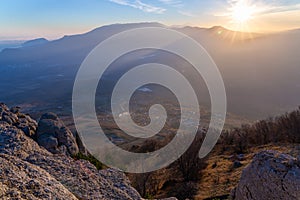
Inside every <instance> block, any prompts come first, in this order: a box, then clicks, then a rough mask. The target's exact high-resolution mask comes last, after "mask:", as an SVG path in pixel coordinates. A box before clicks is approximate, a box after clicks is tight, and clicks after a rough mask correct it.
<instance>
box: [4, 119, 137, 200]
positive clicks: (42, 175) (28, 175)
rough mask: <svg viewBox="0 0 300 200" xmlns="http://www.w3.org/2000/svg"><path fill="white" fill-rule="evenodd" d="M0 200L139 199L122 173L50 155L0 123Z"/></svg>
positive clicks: (6, 124)
mask: <svg viewBox="0 0 300 200" xmlns="http://www.w3.org/2000/svg"><path fill="white" fill-rule="evenodd" d="M0 199H103V200H111V199H120V200H121V199H137V200H139V199H142V198H141V196H140V195H139V193H138V192H137V191H136V190H135V189H134V188H133V187H131V185H130V182H129V180H128V178H127V177H126V176H125V174H124V173H122V172H120V171H117V170H114V169H104V170H97V168H96V167H95V166H94V165H92V164H91V163H90V162H88V161H86V160H75V159H73V158H71V157H69V156H67V155H64V154H52V153H51V152H49V151H47V150H46V149H44V148H41V147H40V146H39V145H38V143H37V142H36V141H34V140H33V139H32V138H30V137H28V136H26V135H25V134H24V132H23V131H22V130H20V129H18V128H17V127H15V126H12V125H9V124H8V123H7V122H2V123H0Z"/></svg>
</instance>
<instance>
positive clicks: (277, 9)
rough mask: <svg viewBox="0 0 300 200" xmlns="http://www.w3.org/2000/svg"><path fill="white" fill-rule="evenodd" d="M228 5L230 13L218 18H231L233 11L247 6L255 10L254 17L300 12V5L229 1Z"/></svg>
mask: <svg viewBox="0 0 300 200" xmlns="http://www.w3.org/2000/svg"><path fill="white" fill-rule="evenodd" d="M227 4H229V5H230V6H231V7H229V8H228V10H229V11H227V12H223V13H218V14H215V15H214V16H217V17H226V16H227V17H228V16H231V14H232V13H231V9H232V8H234V7H236V6H238V5H246V6H250V7H252V8H253V15H255V16H262V15H269V14H277V13H284V12H290V11H298V10H300V4H293V5H291V4H288V5H284V4H278V3H272V4H270V3H269V4H268V3H266V2H264V1H254V0H227Z"/></svg>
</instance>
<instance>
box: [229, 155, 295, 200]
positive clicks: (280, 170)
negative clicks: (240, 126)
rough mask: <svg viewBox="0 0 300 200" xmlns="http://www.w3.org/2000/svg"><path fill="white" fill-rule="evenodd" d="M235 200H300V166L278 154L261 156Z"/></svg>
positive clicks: (245, 176)
mask: <svg viewBox="0 0 300 200" xmlns="http://www.w3.org/2000/svg"><path fill="white" fill-rule="evenodd" d="M232 197H233V199H235V200H261V199H264V200H276V199H278V200H279V199H288V200H299V199H300V162H299V160H297V159H296V158H294V157H292V156H289V155H286V154H281V153H279V152H276V151H263V152H261V153H259V154H257V155H256V156H255V157H254V159H253V161H252V163H251V164H250V165H249V166H248V167H247V168H246V169H244V171H243V173H242V177H241V180H240V182H239V184H238V186H237V188H236V189H234V191H233V192H232Z"/></svg>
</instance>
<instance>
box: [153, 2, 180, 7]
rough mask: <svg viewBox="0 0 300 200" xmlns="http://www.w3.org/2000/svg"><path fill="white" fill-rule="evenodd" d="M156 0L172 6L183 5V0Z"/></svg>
mask: <svg viewBox="0 0 300 200" xmlns="http://www.w3.org/2000/svg"><path fill="white" fill-rule="evenodd" d="M158 1H159V2H161V3H163V4H166V5H171V6H173V7H182V6H183V2H182V1H181V0H158Z"/></svg>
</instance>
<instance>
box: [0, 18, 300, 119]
mask: <svg viewBox="0 0 300 200" xmlns="http://www.w3.org/2000/svg"><path fill="white" fill-rule="evenodd" d="M141 27H166V26H164V25H163V24H159V23H136V24H114V25H107V26H103V27H100V28H97V29H94V30H92V31H90V32H87V33H84V34H79V35H71V36H65V37H63V38H61V39H58V40H54V41H49V42H47V43H45V44H43V45H34V46H25V47H21V48H18V49H6V50H3V51H2V52H1V53H0V72H1V75H2V78H1V79H0V84H1V86H2V87H1V88H0V93H1V94H3V95H1V97H0V101H6V102H10V101H11V100H12V99H13V101H14V103H16V101H18V99H22V101H21V100H20V102H18V103H19V104H20V103H23V102H24V101H25V100H26V98H27V99H29V98H30V99H31V102H32V100H33V99H34V100H37V101H41V100H42V99H43V98H45V100H47V101H49V100H50V102H52V101H51V100H53V101H57V102H59V103H61V104H64V103H66V102H68V101H69V100H70V98H71V92H72V86H73V81H74V78H75V75H76V72H77V70H78V68H79V66H80V64H81V63H82V61H83V60H84V59H85V57H86V56H87V55H88V53H89V52H90V51H91V50H92V49H93V48H95V47H96V46H97V45H98V44H99V43H100V42H102V41H103V40H105V39H107V38H108V37H110V36H112V35H114V34H116V33H119V32H122V31H125V30H129V29H133V28H141ZM173 29H174V30H177V31H180V32H182V33H185V34H187V35H188V36H190V37H192V38H193V39H195V40H196V41H197V42H199V43H200V44H201V45H202V46H203V47H204V48H205V49H206V50H207V51H208V52H209V54H210V55H211V57H212V58H213V59H214V61H215V63H216V64H217V66H218V67H219V69H220V71H221V73H222V76H223V78H224V82H225V87H226V90H227V97H228V110H229V111H231V112H233V113H236V114H239V115H244V116H245V117H251V118H253V119H259V118H265V117H268V116H273V115H276V114H279V113H284V112H286V111H289V110H293V109H295V108H296V107H297V106H298V105H299V102H300V93H299V92H298V91H299V90H300V79H299V76H300V70H299V63H300V57H299V55H298V54H299V53H298V52H300V32H299V30H295V31H287V32H282V33H276V34H263V35H262V34H255V33H243V32H236V31H231V30H228V29H225V28H223V27H221V26H215V27H212V28H208V29H207V28H198V27H182V28H178V27H177V28H173ZM149 54H151V56H148V55H149ZM141 55H142V56H141ZM136 58H143V59H140V60H137V61H136ZM125 61H126V62H125ZM128 61H129V62H128ZM144 61H149V62H150V61H151V62H162V63H165V64H169V65H173V66H175V65H177V66H180V67H182V68H185V71H187V74H188V75H190V74H193V71H190V70H186V69H189V68H190V66H189V65H188V63H186V62H183V61H181V62H179V61H178V59H177V60H176V59H175V61H174V56H173V57H172V56H171V55H167V54H166V53H163V52H156V53H155V52H152V53H151V52H150V53H149V52H140V53H135V54H130V55H127V57H126V58H123V59H119V60H118V62H116V63H115V66H114V69H115V71H114V73H113V74H114V75H116V74H120V73H121V72H123V71H124V70H125V69H126V68H128V67H130V66H134V64H141V63H142V62H144ZM122 70H123V71H122ZM20 80H21V81H20ZM53 88H56V89H55V90H54V89H53ZM203 89H205V86H204V85H202V84H199V90H203ZM66 96H67V97H68V98H66ZM21 97H22V98H21ZM66 99H68V101H67V100H66ZM25 102H26V101H25ZM204 102H206V104H207V105H209V98H204Z"/></svg>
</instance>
